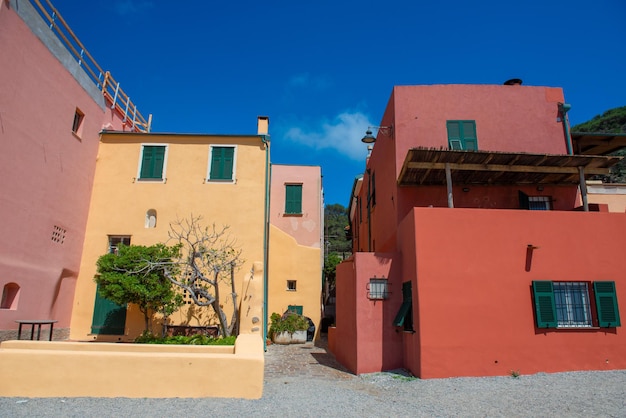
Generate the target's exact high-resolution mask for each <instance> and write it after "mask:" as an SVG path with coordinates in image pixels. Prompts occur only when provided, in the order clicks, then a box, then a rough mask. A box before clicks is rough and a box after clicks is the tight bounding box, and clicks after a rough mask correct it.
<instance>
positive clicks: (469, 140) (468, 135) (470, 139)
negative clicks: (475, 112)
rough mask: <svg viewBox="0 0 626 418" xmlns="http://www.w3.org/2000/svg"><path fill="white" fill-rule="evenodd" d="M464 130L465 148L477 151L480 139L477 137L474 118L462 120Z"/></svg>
mask: <svg viewBox="0 0 626 418" xmlns="http://www.w3.org/2000/svg"><path fill="white" fill-rule="evenodd" d="M461 127H462V129H463V130H462V132H463V149H464V150H468V151H476V150H477V149H478V139H477V138H476V122H474V121H473V120H469V121H463V122H461Z"/></svg>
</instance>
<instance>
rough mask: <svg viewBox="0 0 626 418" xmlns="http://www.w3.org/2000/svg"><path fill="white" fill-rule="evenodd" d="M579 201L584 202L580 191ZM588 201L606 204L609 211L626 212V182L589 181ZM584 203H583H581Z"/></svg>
mask: <svg viewBox="0 0 626 418" xmlns="http://www.w3.org/2000/svg"><path fill="white" fill-rule="evenodd" d="M578 200H579V202H582V198H581V197H580V193H579V196H578ZM587 201H588V202H589V203H599V204H606V205H607V206H608V210H609V212H619V213H624V212H626V184H608V183H596V182H592V181H588V182H587ZM579 204H581V205H582V203H579Z"/></svg>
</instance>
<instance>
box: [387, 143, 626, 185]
mask: <svg viewBox="0 0 626 418" xmlns="http://www.w3.org/2000/svg"><path fill="white" fill-rule="evenodd" d="M621 158H622V157H606V156H588V155H550V154H526V153H506V152H493V151H449V150H442V149H427V148H412V149H410V150H409V151H408V152H407V155H406V158H405V160H404V164H403V165H402V170H401V171H400V175H399V177H398V185H400V186H416V185H446V184H448V182H447V181H446V168H447V169H448V171H449V175H450V176H451V178H450V180H451V182H452V183H453V184H456V185H470V184H474V185H477V184H480V185H512V184H520V185H523V184H553V185H565V184H579V182H580V178H581V177H580V176H581V171H580V169H582V172H583V175H584V176H585V177H590V176H594V175H607V174H609V168H610V167H612V166H613V165H615V164H616V163H617V162H619V161H620V160H621Z"/></svg>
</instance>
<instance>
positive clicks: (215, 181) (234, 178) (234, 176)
mask: <svg viewBox="0 0 626 418" xmlns="http://www.w3.org/2000/svg"><path fill="white" fill-rule="evenodd" d="M214 147H217V148H229V147H230V148H234V149H235V151H233V174H232V178H231V179H230V180H223V179H213V180H212V179H211V164H212V163H213V158H212V156H213V148H214ZM205 180H206V182H207V183H211V184H220V183H221V184H236V183H237V144H211V145H209V162H208V164H207V171H206V176H205Z"/></svg>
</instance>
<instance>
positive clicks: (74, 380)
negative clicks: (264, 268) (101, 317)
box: [0, 334, 264, 399]
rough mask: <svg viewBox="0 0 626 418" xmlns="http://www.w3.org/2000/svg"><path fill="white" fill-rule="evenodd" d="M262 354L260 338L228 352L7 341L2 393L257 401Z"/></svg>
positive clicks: (241, 340) (1, 350) (2, 348)
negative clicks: (211, 398)
mask: <svg viewBox="0 0 626 418" xmlns="http://www.w3.org/2000/svg"><path fill="white" fill-rule="evenodd" d="M263 355H264V354H263V340H262V338H261V337H260V335H258V334H256V335H253V334H242V335H240V336H239V337H237V341H236V342H235V346H234V347H220V346H196V347H194V346H176V345H161V346H159V345H152V344H150V345H147V344H146V345H135V344H112V343H84V342H83V343H77V342H44V341H6V342H3V343H2V344H0V368H1V369H2V370H3V379H0V396H20V397H38V398H48V397H57V398H59V397H99V398H103V397H104V398H116V397H124V398H207V397H217V398H248V399H258V398H260V397H261V395H262V394H263V373H264V371H263V367H264V358H263Z"/></svg>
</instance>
